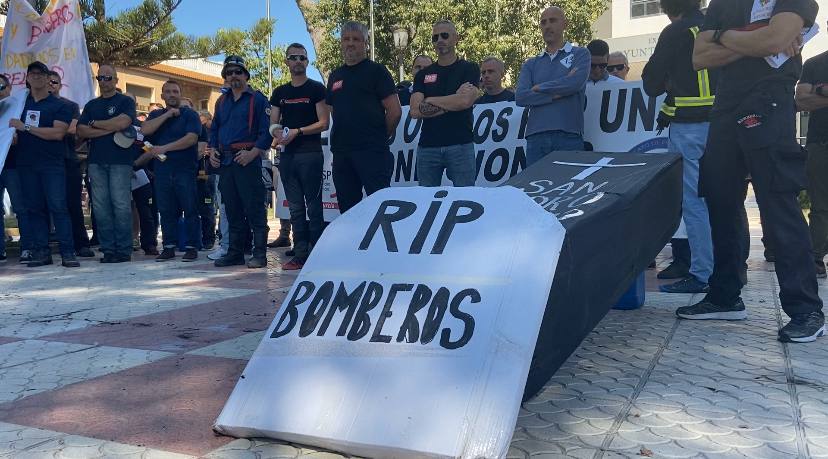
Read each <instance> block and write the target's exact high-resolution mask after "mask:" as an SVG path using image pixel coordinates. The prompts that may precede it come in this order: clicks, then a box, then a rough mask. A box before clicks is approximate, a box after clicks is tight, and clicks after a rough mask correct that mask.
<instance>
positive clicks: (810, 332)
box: [779, 312, 825, 343]
mask: <svg viewBox="0 0 828 459" xmlns="http://www.w3.org/2000/svg"><path fill="white" fill-rule="evenodd" d="M824 334H825V316H824V315H823V314H822V313H821V312H809V313H807V314H794V315H792V316H791V321H790V322H788V324H787V325H785V326H784V327H782V329H781V330H779V341H782V342H783V343H810V342H811V341H816V339H817V338H819V337H820V336H822V335H824Z"/></svg>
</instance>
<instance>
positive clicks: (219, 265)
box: [213, 255, 245, 268]
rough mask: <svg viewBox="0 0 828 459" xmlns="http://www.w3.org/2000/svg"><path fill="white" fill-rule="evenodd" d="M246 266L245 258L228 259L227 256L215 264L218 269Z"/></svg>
mask: <svg viewBox="0 0 828 459" xmlns="http://www.w3.org/2000/svg"><path fill="white" fill-rule="evenodd" d="M243 264H245V261H244V257H228V256H227V255H225V256H223V257H221V258H219V259H218V260H216V261H215V263H213V265H214V266H215V267H217V268H223V267H225V266H238V265H243Z"/></svg>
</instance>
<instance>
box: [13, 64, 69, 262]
mask: <svg viewBox="0 0 828 459" xmlns="http://www.w3.org/2000/svg"><path fill="white" fill-rule="evenodd" d="M48 74H49V68H48V67H47V66H46V64H44V63H42V62H39V61H35V62H32V63H31V64H29V66H28V68H27V69H26V83H27V84H28V85H29V87H30V89H31V92H30V93H29V95H28V96H27V97H26V105H25V106H24V107H23V113H22V114H21V118H20V119H17V118H14V119H12V120H10V121H9V127H13V128H15V129H16V130H17V132H16V133H15V135H16V137H17V153H18V154H17V169H18V172H19V174H20V185H21V188H22V190H23V199H24V200H25V201H26V212H27V213H28V222H29V233H30V235H31V238H32V241H31V242H32V251H33V254H32V261H30V262H29V263H28V264H27V266H29V267H30V268H31V267H37V266H43V265H50V264H52V254H51V251H50V250H49V214H50V213H51V214H52V219H53V220H54V222H55V233H56V235H57V239H58V241H59V242H60V255H61V258H62V259H63V262H62V263H61V264H62V265H63V266H65V267H67V268H76V267H78V266H80V263H78V261H77V260H76V259H75V246H74V244H73V242H72V220H71V219H70V218H69V211H68V210H67V208H66V170H65V165H64V162H65V160H66V158H65V149H66V145H65V144H64V143H63V138H64V137H65V136H66V130H67V129H68V128H69V123H70V122H71V121H72V112H71V111H70V108H69V106H68V105H66V104H65V103H64V102H63V101H62V100H60V99H58V98H57V97H55V96H53V95H52V94H50V93H49V80H48Z"/></svg>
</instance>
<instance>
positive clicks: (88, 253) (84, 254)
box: [75, 247, 95, 258]
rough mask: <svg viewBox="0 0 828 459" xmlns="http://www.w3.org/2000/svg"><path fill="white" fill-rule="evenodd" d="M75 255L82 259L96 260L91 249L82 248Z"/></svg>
mask: <svg viewBox="0 0 828 459" xmlns="http://www.w3.org/2000/svg"><path fill="white" fill-rule="evenodd" d="M75 255H77V256H79V257H81V258H95V252H93V251H92V249H90V248H89V247H81V248H79V249H78V250H76V251H75Z"/></svg>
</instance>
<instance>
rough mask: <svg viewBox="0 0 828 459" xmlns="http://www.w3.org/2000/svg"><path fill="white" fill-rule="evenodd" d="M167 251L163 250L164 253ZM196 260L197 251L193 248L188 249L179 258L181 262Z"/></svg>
mask: <svg viewBox="0 0 828 459" xmlns="http://www.w3.org/2000/svg"><path fill="white" fill-rule="evenodd" d="M166 250H167V249H164V251H166ZM197 259H198V250H196V249H195V248H193V247H190V248H188V249H187V250H186V251H185V252H184V256H183V257H181V261H196V260H197Z"/></svg>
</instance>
